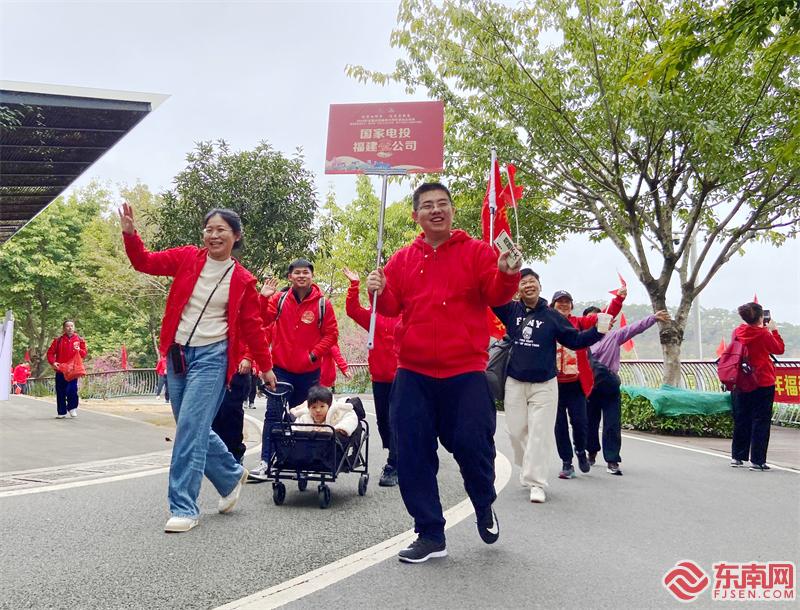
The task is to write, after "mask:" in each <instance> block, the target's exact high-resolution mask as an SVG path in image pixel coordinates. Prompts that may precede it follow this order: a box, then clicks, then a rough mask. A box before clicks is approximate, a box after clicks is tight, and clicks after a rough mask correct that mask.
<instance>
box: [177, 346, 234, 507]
mask: <svg viewBox="0 0 800 610" xmlns="http://www.w3.org/2000/svg"><path fill="white" fill-rule="evenodd" d="M183 349H184V352H185V357H186V374H185V375H175V373H173V371H172V362H170V361H169V359H168V360H167V379H168V383H169V397H170V402H171V404H172V414H173V415H174V416H175V421H176V422H177V430H176V432H175V444H174V445H173V446H172V461H171V462H170V466H169V493H168V497H169V512H170V513H171V514H172V515H173V516H175V517H193V518H197V517H198V516H199V515H200V509H199V508H198V506H197V497H198V496H199V495H200V483H202V481H203V475H204V474H205V476H207V477H208V480H209V481H211V484H212V485H213V486H214V488H215V489H216V490H217V492H218V493H219V495H221V496H227V495H228V494H230V493H231V492H232V491H233V490H234V488H235V487H236V485H237V484H238V483H239V479H240V478H241V476H242V467H241V466H240V465H239V463H238V462H237V461H236V460H235V459H234V457H233V455H231V452H230V451H228V448H227V447H226V446H225V443H223V442H222V440H220V438H219V436H217V434H216V433H215V432H214V431H212V430H211V422H212V421H213V420H214V416H215V415H216V414H217V410H218V409H219V405H220V403H221V402H222V397H223V395H224V394H225V376H226V372H227V368H228V342H227V341H219V342H217V343H212V344H211V345H203V346H201V347H184V348H183Z"/></svg>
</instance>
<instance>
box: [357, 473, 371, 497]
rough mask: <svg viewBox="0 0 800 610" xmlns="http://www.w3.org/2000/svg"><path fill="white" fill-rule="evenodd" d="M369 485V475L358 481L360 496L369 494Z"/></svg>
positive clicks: (362, 476)
mask: <svg viewBox="0 0 800 610" xmlns="http://www.w3.org/2000/svg"><path fill="white" fill-rule="evenodd" d="M368 483H369V475H368V474H362V475H361V477H360V478H359V479H358V495H359V496H363V495H364V494H366V493H367V484H368Z"/></svg>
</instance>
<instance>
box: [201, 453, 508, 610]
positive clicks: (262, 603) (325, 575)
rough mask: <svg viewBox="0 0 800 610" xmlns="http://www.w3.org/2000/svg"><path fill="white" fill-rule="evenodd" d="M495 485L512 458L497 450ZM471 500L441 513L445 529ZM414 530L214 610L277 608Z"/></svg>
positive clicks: (466, 511)
mask: <svg viewBox="0 0 800 610" xmlns="http://www.w3.org/2000/svg"><path fill="white" fill-rule="evenodd" d="M494 467H495V474H496V483H495V487H496V489H497V492H498V493H499V492H500V491H502V490H503V488H504V487H505V486H506V485H507V484H508V481H509V480H510V479H511V462H509V461H508V458H506V456H505V455H503V454H502V453H500V452H497V457H496V458H495V466H494ZM473 512H474V511H473V508H472V503H471V502H470V501H469V499H466V500H462V501H461V502H459V503H458V504H456V505H455V506H453V507H452V508H450V509H449V510H447V511H445V513H444V517H445V519H446V520H447V524H446V525H445V529H449V528H451V527H453V526H454V525H456V524H457V523H459V522H461V521H463V520H464V519H466V518H467V517H469V516H470V515H471V514H473ZM415 536H416V534H415V533H414V530H408V531H406V532H403V533H402V534H398V535H397V536H394V537H393V538H389V539H388V540H384V541H383V542H379V543H378V544H376V545H373V546H371V547H369V548H368V549H364V550H363V551H359V552H358V553H354V554H352V555H349V556H348V557H343V558H342V559H339V560H338V561H335V562H333V563H329V564H328V565H325V566H322V567H321V568H317V569H316V570H313V571H311V572H307V573H306V574H303V575H301V576H298V577H297V578H293V579H291V580H287V581H286V582H282V583H280V584H277V585H275V586H272V587H270V588H269V589H264V590H263V591H259V592H257V593H253V594H252V595H248V596H247V597H243V598H242V599H238V600H236V601H233V602H230V603H228V604H225V605H224V606H219V607H218V608H216V610H234V609H235V610H264V609H267V608H278V607H280V606H283V605H285V604H288V603H290V602H293V601H296V600H298V599H300V598H302V597H305V596H306V595H310V594H311V593H314V592H315V591H319V590H320V589H324V588H325V587H328V586H330V585H332V584H334V583H336V582H339V581H340V580H343V579H345V578H348V577H349V576H352V575H353V574H357V573H358V572H361V571H362V570H365V569H367V568H369V567H370V566H373V565H375V564H376V563H380V562H382V561H385V560H386V559H389V558H390V557H394V556H395V555H397V553H398V551H400V550H401V549H404V548H405V547H407V546H408V545H409V543H410V542H411V541H412V540H413V539H414V538H415Z"/></svg>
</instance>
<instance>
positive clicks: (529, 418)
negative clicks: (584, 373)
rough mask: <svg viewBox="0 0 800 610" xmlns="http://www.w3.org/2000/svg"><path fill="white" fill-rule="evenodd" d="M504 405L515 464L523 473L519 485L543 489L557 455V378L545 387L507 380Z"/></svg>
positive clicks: (541, 384)
mask: <svg viewBox="0 0 800 610" xmlns="http://www.w3.org/2000/svg"><path fill="white" fill-rule="evenodd" d="M503 405H504V407H505V413H506V428H507V429H508V436H509V437H510V438H511V447H512V448H513V450H514V463H515V464H516V465H517V466H519V467H520V469H521V470H520V475H519V482H520V484H521V485H522V486H523V487H544V486H545V485H547V473H548V472H549V471H550V468H551V467H552V466H553V464H554V462H555V455H556V442H555V434H554V433H553V428H554V427H555V423H556V413H557V411H558V382H557V381H556V378H555V377H554V378H553V379H551V380H550V381H545V382H544V383H531V382H527V381H517V380H516V379H512V378H511V377H508V378H506V395H505V401H504V402H503Z"/></svg>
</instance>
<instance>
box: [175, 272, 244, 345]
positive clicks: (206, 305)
mask: <svg viewBox="0 0 800 610" xmlns="http://www.w3.org/2000/svg"><path fill="white" fill-rule="evenodd" d="M235 264H236V263H233V264H231V266H230V267H228V268H227V269H225V273H223V274H222V276H221V277H220V278H219V280H217V284H216V286H214V289H213V290H212V291H211V294H209V295H208V298H207V299H206V304H205V305H203V309H201V310H200V315H199V316H197V322H195V323H194V328H192V332H190V333H189V338H188V339H186V347H189V342H190V341H191V340H192V337H194V331H196V330H197V325H198V324H200V318H202V317H203V314H204V313H205V312H206V307H208V304H209V303H210V302H211V297H213V296H214V293H215V292H216V291H217V288H219V285H220V284H221V283H222V280H224V279H225V277H226V276H227V275H228V273H229V272H230V270H231V269H233V267H234V265H235Z"/></svg>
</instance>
